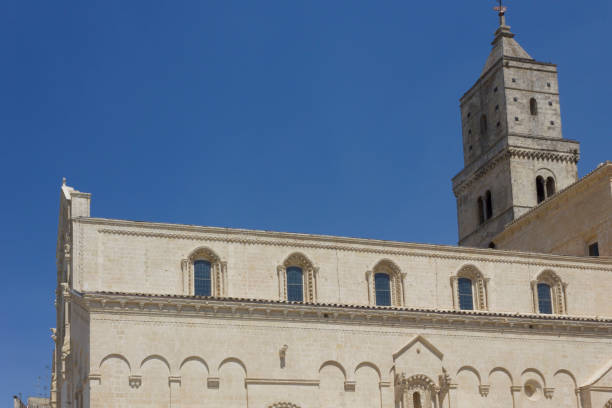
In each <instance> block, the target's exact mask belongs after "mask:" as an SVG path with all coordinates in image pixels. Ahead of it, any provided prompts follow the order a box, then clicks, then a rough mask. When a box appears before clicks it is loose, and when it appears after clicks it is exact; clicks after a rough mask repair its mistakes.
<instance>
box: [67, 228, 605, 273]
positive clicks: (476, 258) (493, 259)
mask: <svg viewBox="0 0 612 408" xmlns="http://www.w3.org/2000/svg"><path fill="white" fill-rule="evenodd" d="M79 220H81V222H85V220H87V219H79ZM89 220H90V221H87V222H92V223H95V224H99V223H101V224H104V225H115V226H129V227H140V228H139V229H137V230H132V229H129V230H128V229H107V228H100V229H98V232H99V233H102V234H111V235H123V236H134V237H147V238H160V239H180V240H189V241H206V242H223V243H230V244H241V245H262V246H277V247H289V248H296V249H300V250H302V251H303V250H305V249H328V250H334V251H345V252H356V253H371V254H379V255H392V256H409V257H421V258H434V259H450V260H458V261H461V260H463V261H471V262H489V263H506V264H520V265H530V266H534V265H535V266H542V267H547V268H571V269H581V270H604V271H610V272H612V262H611V261H610V260H605V259H604V258H594V257H592V258H586V257H570V256H560V255H548V254H533V253H524V252H512V251H504V250H491V249H480V248H468V247H457V246H448V245H429V244H416V243H408V242H398V241H380V240H373V239H362V238H346V237H333V236H324V235H306V234H291V233H283V232H267V231H247V230H238V229H233V230H231V229H223V228H213V227H194V228H193V229H192V228H189V226H182V225H173V224H169V225H168V224H155V225H152V224H150V223H146V225H144V224H142V223H137V222H132V221H120V220H112V221H109V220H99V219H89ZM160 226H163V227H160ZM153 227H154V228H156V229H176V230H177V232H175V233H165V232H158V231H151V230H148V228H153ZM184 227H185V228H188V229H189V230H192V231H194V230H196V231H197V230H201V232H207V233H208V234H206V235H199V234H184V233H179V232H178V231H182V230H184ZM215 233H216V234H217V235H214V234H215ZM235 235H239V236H235ZM246 235H250V237H247V236H246ZM259 237H263V239H262V238H259ZM265 238H268V239H265ZM313 241H317V242H313ZM547 261H548V262H547ZM559 261H564V262H575V263H576V264H567V263H560V262H559ZM597 264H599V265H604V266H603V267H598V266H596V265H597Z"/></svg>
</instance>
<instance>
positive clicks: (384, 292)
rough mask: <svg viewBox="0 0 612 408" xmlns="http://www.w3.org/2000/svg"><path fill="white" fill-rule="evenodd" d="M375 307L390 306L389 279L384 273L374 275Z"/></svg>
mask: <svg viewBox="0 0 612 408" xmlns="http://www.w3.org/2000/svg"><path fill="white" fill-rule="evenodd" d="M374 288H375V290H376V306H391V278H390V277H389V275H388V274H386V273H377V274H375V275H374Z"/></svg>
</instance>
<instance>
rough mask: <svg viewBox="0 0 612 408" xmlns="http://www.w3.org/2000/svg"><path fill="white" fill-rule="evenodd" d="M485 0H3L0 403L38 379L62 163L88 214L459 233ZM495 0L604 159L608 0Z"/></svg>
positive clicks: (433, 237)
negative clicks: (556, 78) (466, 135)
mask: <svg viewBox="0 0 612 408" xmlns="http://www.w3.org/2000/svg"><path fill="white" fill-rule="evenodd" d="M494 3H495V2H494V1H493V0H479V1H474V0H470V1H452V2H451V1H448V0H440V1H435V2H429V1H422V2H416V1H407V0H404V1H397V0H389V1H385V2H375V1H363V0H352V1H347V0H335V1H319V0H309V1H281V0H277V1H275V0H264V1H232V0H222V1H221V0H219V1H187V0H184V1H172V2H171V1H157V0H149V1H137V0H132V1H118V0H104V1H97V0H90V1H82V2H70V3H66V2H54V1H43V0H30V1H23V0H7V1H5V2H3V3H2V5H0V47H1V48H0V49H1V50H2V52H3V55H4V58H3V59H2V63H1V64H0V74H2V78H3V80H2V82H1V83H2V92H1V97H0V134H1V135H2V144H1V148H0V170H1V171H2V174H4V177H3V179H4V182H3V184H4V186H5V187H4V188H3V190H2V195H1V200H0V210H1V211H2V214H3V215H4V222H3V226H4V231H3V234H1V235H0V236H1V238H0V239H1V244H2V245H0V255H1V257H2V260H3V265H2V276H3V282H4V288H5V292H4V295H3V296H1V297H0V308H1V309H0V310H2V314H1V320H0V323H1V324H2V327H3V328H4V331H3V336H1V337H0V350H1V351H0V353H2V355H1V356H0V358H1V360H0V361H2V366H3V368H4V370H2V373H0V401H2V402H0V404H2V405H3V406H4V404H7V403H9V398H10V397H11V395H13V394H15V393H19V392H21V393H23V394H24V396H25V395H31V394H36V393H38V392H39V391H40V389H41V388H42V387H38V386H37V381H38V380H37V377H38V376H42V377H43V381H46V379H47V377H48V373H46V371H45V366H46V365H49V364H50V357H51V350H52V344H51V339H50V337H49V335H50V331H49V328H50V327H54V326H55V312H54V307H53V299H54V288H55V273H56V271H55V243H56V234H57V217H58V204H59V201H58V200H59V187H60V184H61V178H62V177H63V176H65V177H67V178H68V184H69V185H71V186H74V187H76V188H77V189H79V190H81V191H86V192H90V193H92V194H93V199H92V200H93V201H92V215H93V216H96V217H106V218H121V219H133V220H147V221H159V222H172V223H188V224H199V225H213V226H227V227H240V228H255V229H266V230H280V231H295V232H305V233H318V234H331V235H343V236H357V237H371V238H379V239H388V240H401V241H411V242H426V243H441V244H455V243H456V240H457V236H456V235H457V227H456V213H455V201H454V197H453V195H452V192H451V184H450V179H451V177H452V176H454V175H455V174H456V173H457V172H458V171H459V170H460V169H461V167H462V153H461V134H460V117H459V108H458V99H459V98H460V97H461V95H462V94H463V93H464V92H465V91H466V90H467V89H468V88H469V87H470V86H471V85H472V84H473V83H474V81H475V80H476V79H477V78H478V75H479V73H480V71H481V69H482V67H483V65H484V62H485V60H486V57H487V55H488V53H489V50H490V42H491V40H492V34H493V32H494V30H495V28H496V24H497V19H496V16H495V13H494V12H493V11H492V7H493V6H494ZM507 3H509V6H510V10H509V12H508V23H509V24H510V25H511V26H512V28H513V31H514V32H515V33H516V34H517V39H518V41H519V42H520V43H521V44H522V45H523V47H524V48H525V49H526V50H527V51H528V52H529V53H530V54H531V55H532V56H533V57H535V58H536V59H538V60H541V61H546V62H554V63H557V64H559V70H560V87H561V103H562V114H563V130H564V136H565V137H566V138H569V139H577V140H579V141H580V142H582V161H581V163H580V164H579V166H580V175H584V174H586V173H587V172H589V171H590V170H592V169H593V168H595V167H596V165H597V164H598V163H600V162H602V161H604V160H606V159H608V160H612V132H611V125H610V123H611V122H610V93H611V91H612V76H611V75H610V65H611V64H612V52H610V51H611V49H610V44H609V41H608V40H609V38H610V28H609V22H610V21H611V20H612V3H611V2H610V1H609V0H591V1H589V2H576V1H569V0H537V1H532V0H529V1H528V0H509V1H508V2H507Z"/></svg>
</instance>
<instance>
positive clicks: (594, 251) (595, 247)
mask: <svg viewBox="0 0 612 408" xmlns="http://www.w3.org/2000/svg"><path fill="white" fill-rule="evenodd" d="M589 256H599V243H597V242H593V243H592V244H591V245H589Z"/></svg>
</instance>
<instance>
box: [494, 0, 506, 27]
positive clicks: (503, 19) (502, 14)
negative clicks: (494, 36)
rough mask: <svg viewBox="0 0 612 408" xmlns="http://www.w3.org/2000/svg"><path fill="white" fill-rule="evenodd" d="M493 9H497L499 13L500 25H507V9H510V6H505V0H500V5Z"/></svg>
mask: <svg viewBox="0 0 612 408" xmlns="http://www.w3.org/2000/svg"><path fill="white" fill-rule="evenodd" d="M493 10H495V11H497V12H498V14H499V25H500V26H502V27H503V26H505V25H506V10H508V7H506V6H504V3H503V0H499V6H495V7H493Z"/></svg>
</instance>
